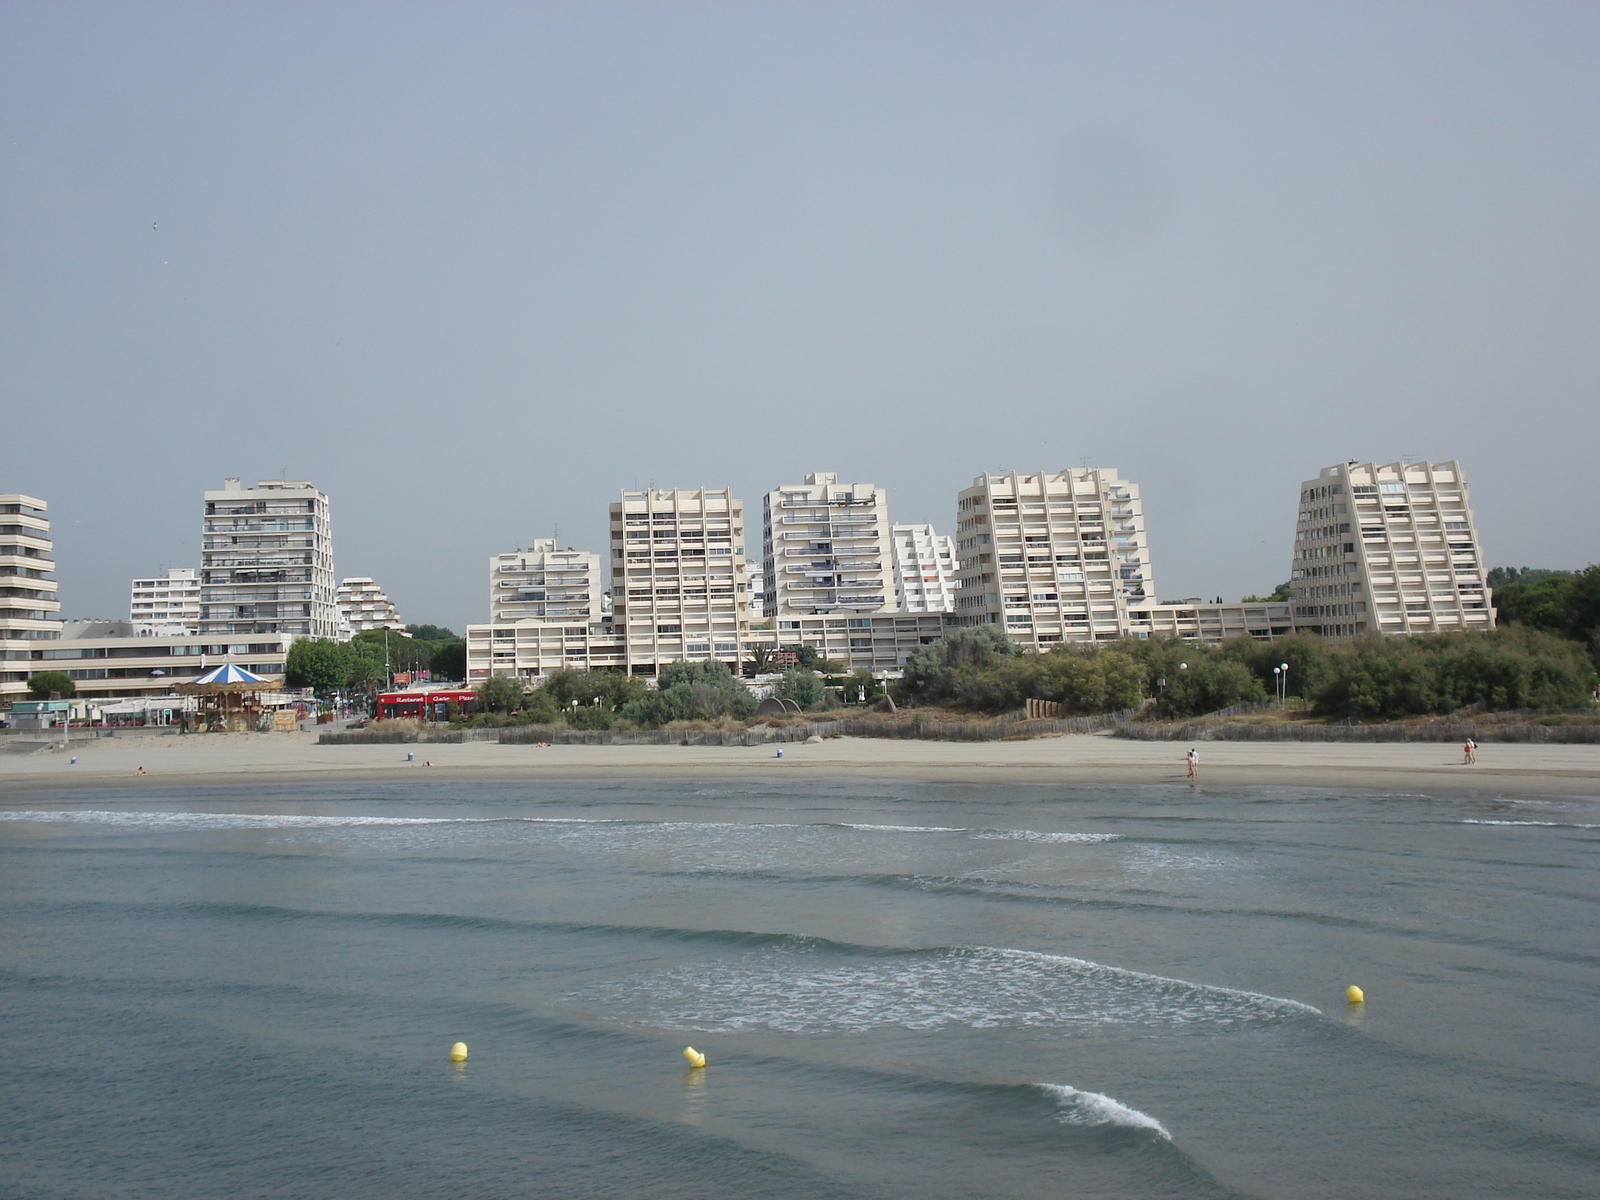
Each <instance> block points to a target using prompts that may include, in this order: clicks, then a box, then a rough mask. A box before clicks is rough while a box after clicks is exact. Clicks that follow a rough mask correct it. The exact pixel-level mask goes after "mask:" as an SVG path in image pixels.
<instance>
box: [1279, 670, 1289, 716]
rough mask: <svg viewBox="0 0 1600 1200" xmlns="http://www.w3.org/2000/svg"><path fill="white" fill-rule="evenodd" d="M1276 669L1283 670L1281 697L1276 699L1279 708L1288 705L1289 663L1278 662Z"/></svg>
mask: <svg viewBox="0 0 1600 1200" xmlns="http://www.w3.org/2000/svg"><path fill="white" fill-rule="evenodd" d="M1278 670H1280V671H1282V672H1283V698H1282V699H1281V700H1279V701H1278V707H1279V708H1288V707H1289V664H1288V663H1279V664H1278Z"/></svg>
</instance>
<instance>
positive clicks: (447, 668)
mask: <svg viewBox="0 0 1600 1200" xmlns="http://www.w3.org/2000/svg"><path fill="white" fill-rule="evenodd" d="M432 645H433V660H432V666H431V667H430V670H432V672H433V678H434V679H435V680H446V679H455V680H463V679H465V678H466V677H467V643H466V642H464V641H462V640H460V639H459V638H458V639H456V640H455V641H453V642H434V643H432Z"/></svg>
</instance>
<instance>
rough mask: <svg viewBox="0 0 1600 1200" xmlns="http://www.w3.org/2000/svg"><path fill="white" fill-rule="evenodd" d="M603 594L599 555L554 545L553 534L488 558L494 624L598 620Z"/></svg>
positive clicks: (490, 600) (491, 615)
mask: <svg viewBox="0 0 1600 1200" xmlns="http://www.w3.org/2000/svg"><path fill="white" fill-rule="evenodd" d="M603 594H604V586H603V584H602V582H601V579H600V556H599V555H598V554H595V553H593V552H592V551H588V550H574V549H573V548H572V547H571V546H568V547H567V548H566V549H565V550H558V549H556V542H555V539H554V538H540V539H538V540H536V541H535V542H534V543H533V548H532V549H531V550H517V551H514V552H513V553H511V554H497V555H495V556H494V557H493V558H491V559H490V560H489V620H490V621H491V622H493V623H494V624H497V625H498V624H504V623H506V622H510V621H561V622H565V623H569V624H570V623H572V622H580V623H581V622H584V621H588V620H590V619H595V620H598V619H599V618H600V617H601V616H602V615H604V614H603V612H602V609H603V607H604V605H603V603H602V599H603Z"/></svg>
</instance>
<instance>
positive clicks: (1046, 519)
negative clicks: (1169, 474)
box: [956, 467, 1156, 650]
mask: <svg viewBox="0 0 1600 1200" xmlns="http://www.w3.org/2000/svg"><path fill="white" fill-rule="evenodd" d="M956 554H957V563H956V572H957V591H956V616H957V618H958V620H959V621H960V623H961V624H962V625H989V624H993V625H1000V626H1001V627H1003V628H1004V629H1005V631H1006V633H1007V634H1008V635H1010V637H1011V638H1012V640H1014V641H1017V642H1020V643H1021V644H1023V645H1026V646H1031V647H1033V648H1036V649H1041V650H1047V649H1049V648H1050V647H1051V646H1052V645H1055V644H1057V643H1060V642H1063V641H1067V642H1082V641H1114V640H1115V639H1117V638H1119V637H1123V636H1126V634H1127V631H1129V630H1131V629H1132V627H1133V624H1134V622H1133V613H1134V611H1135V610H1137V609H1148V608H1150V607H1152V606H1153V605H1154V602H1155V600H1154V598H1155V594H1156V593H1155V583H1154V580H1153V577H1152V572H1151V569H1150V546H1149V542H1148V541H1147V540H1146V538H1145V531H1144V509H1143V506H1142V504H1141V503H1140V500H1139V489H1138V487H1137V486H1135V485H1134V484H1132V483H1130V482H1129V481H1128V480H1126V479H1123V478H1122V477H1121V476H1120V475H1119V474H1118V473H1117V472H1116V470H1114V469H1112V468H1095V467H1088V468H1083V469H1078V468H1073V469H1072V470H1067V471H1060V472H1057V473H1055V474H1048V473H1046V472H1043V471H1040V472H1037V473H1035V474H1032V475H1020V474H1018V473H1017V472H1015V471H1013V472H1011V473H1010V474H1007V475H988V474H985V475H980V476H978V477H977V478H976V479H974V480H973V482H972V486H971V487H969V488H965V489H963V490H962V492H961V493H960V494H959V496H958V497H957V502H956Z"/></svg>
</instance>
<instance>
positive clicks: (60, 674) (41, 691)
mask: <svg viewBox="0 0 1600 1200" xmlns="http://www.w3.org/2000/svg"><path fill="white" fill-rule="evenodd" d="M52 692H54V693H55V694H56V695H57V696H59V697H60V698H61V699H63V700H65V699H67V698H68V697H69V696H76V695H77V694H78V685H77V684H76V683H74V682H73V681H72V676H71V675H68V674H67V673H66V672H65V671H40V672H39V673H38V674H36V675H30V676H29V677H28V695H29V696H31V697H33V699H35V700H48V699H50V694H51V693H52Z"/></svg>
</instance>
